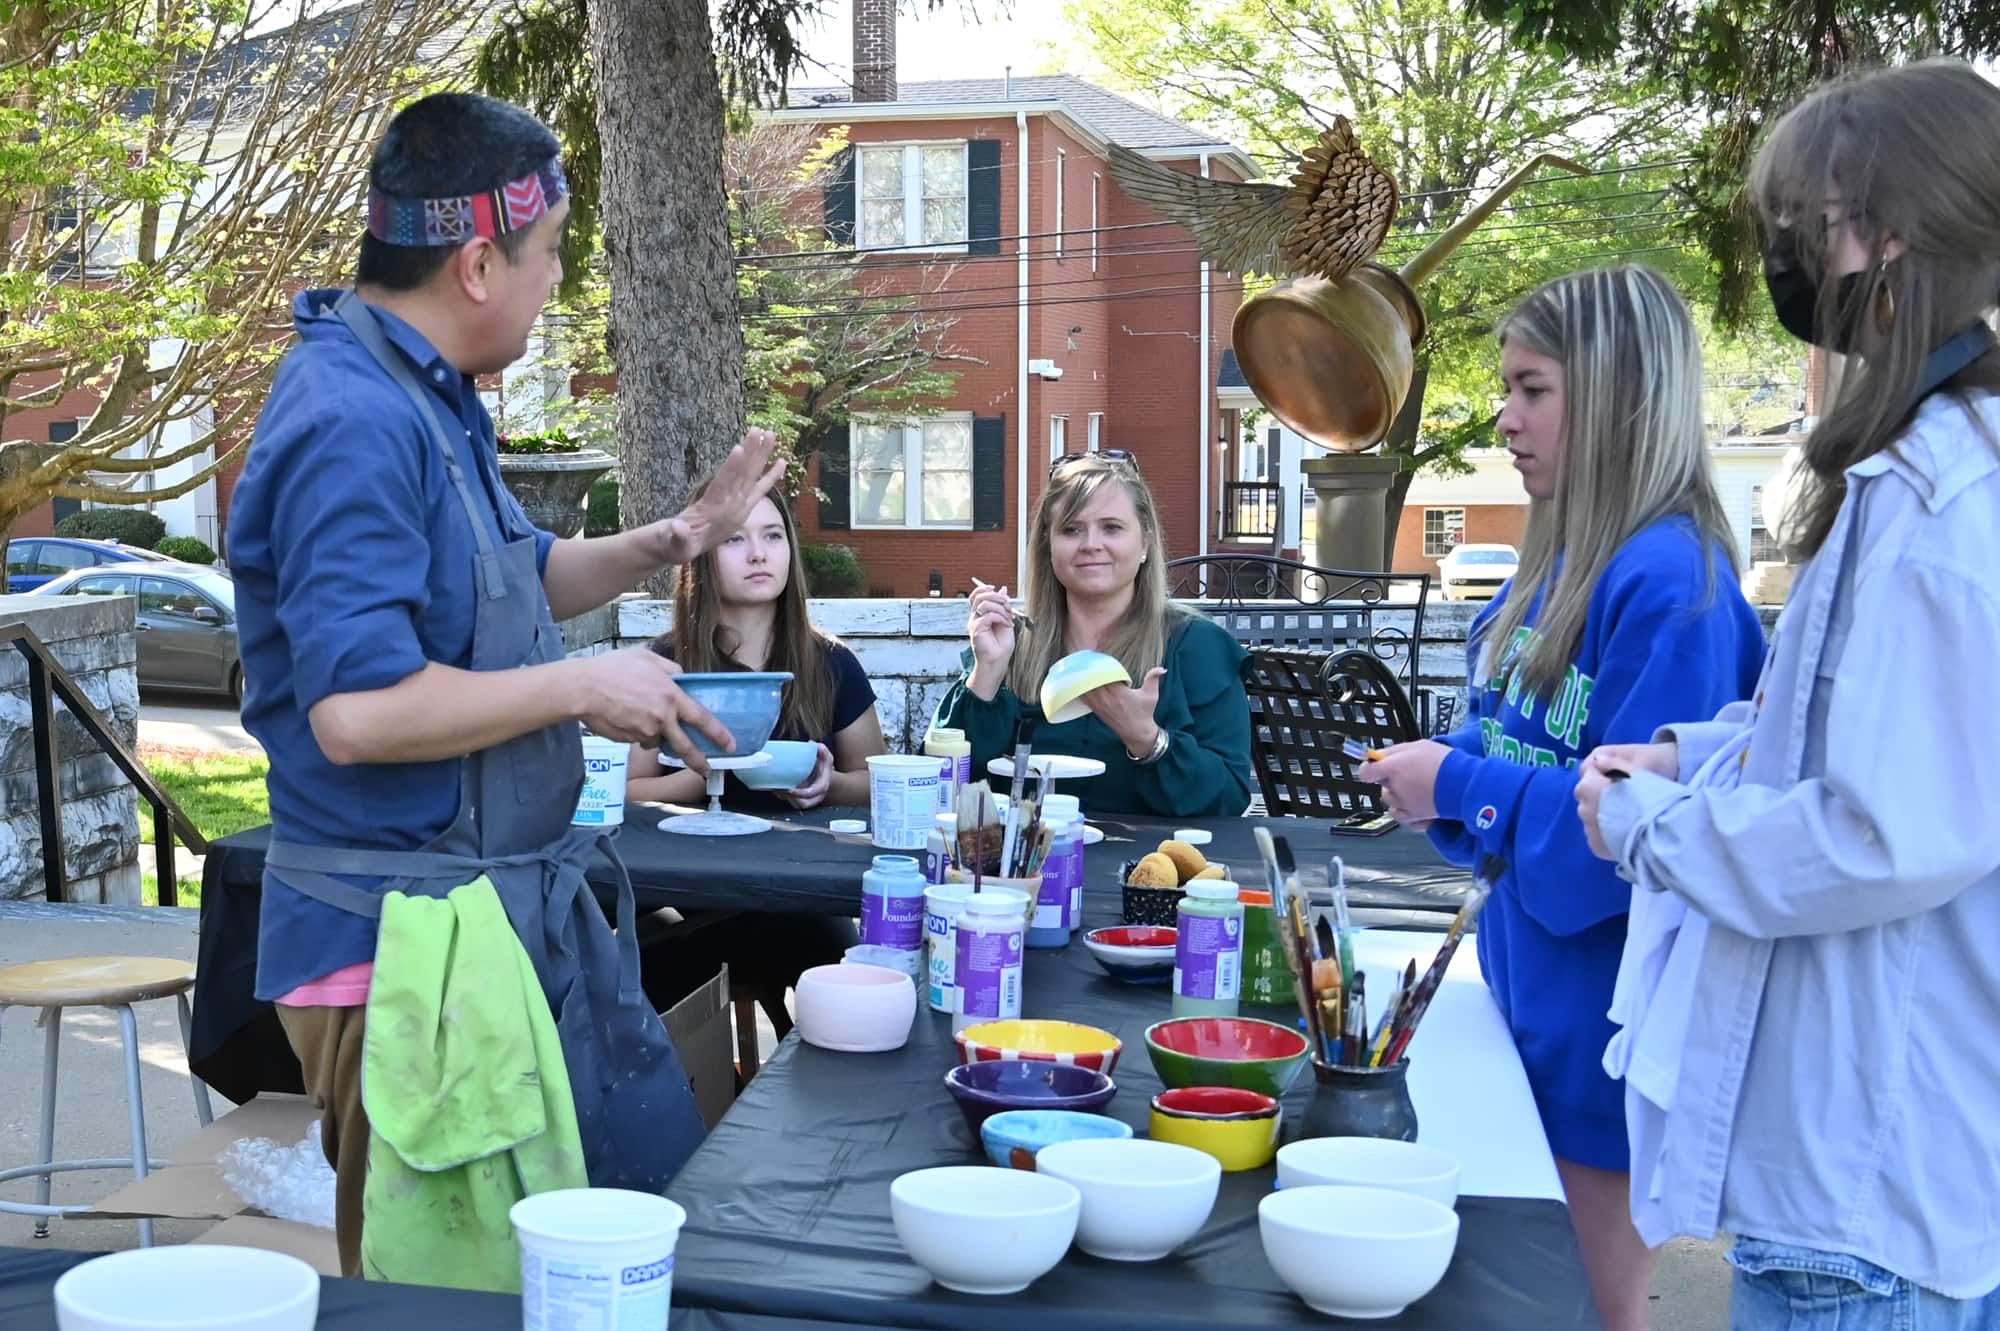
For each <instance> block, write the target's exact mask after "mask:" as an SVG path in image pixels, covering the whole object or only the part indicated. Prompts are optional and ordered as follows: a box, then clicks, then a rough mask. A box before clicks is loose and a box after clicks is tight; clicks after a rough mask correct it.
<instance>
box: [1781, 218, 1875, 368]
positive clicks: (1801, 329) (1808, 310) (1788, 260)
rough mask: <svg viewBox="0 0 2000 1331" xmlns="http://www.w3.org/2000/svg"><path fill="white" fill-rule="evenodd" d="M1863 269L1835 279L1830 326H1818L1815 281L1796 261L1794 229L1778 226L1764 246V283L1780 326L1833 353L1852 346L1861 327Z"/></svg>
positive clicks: (1818, 295)
mask: <svg viewBox="0 0 2000 1331" xmlns="http://www.w3.org/2000/svg"><path fill="white" fill-rule="evenodd" d="M1866 277H1867V274H1866V273H1848V274H1846V275H1845V276H1843V277H1841V278H1840V279H1839V282H1840V286H1839V288H1838V290H1837V291H1836V292H1835V294H1834V308H1835V310H1836V311H1837V313H1836V314H1835V317H1834V326H1833V327H1832V328H1830V329H1825V328H1821V327H1820V326H1819V310H1820V292H1819V283H1817V282H1815V281H1814V280H1813V278H1812V275H1811V274H1810V273H1808V272H1807V271H1806V268H1805V265H1804V264H1803V263H1801V262H1800V261H1799V237H1798V233H1797V232H1796V231H1794V230H1793V229H1792V228H1790V227H1779V228H1777V229H1775V230H1773V231H1772V233H1771V243H1770V245H1769V246H1768V247H1766V249H1765V250H1764V286H1765V289H1766V290H1768V291H1769V292H1770V293H1771V308H1772V309H1774V310H1776V311H1777V314H1778V322H1779V324H1781V325H1782V326H1783V327H1784V330H1785V331H1786V332H1788V333H1790V334H1791V335H1792V336H1793V337H1795V338H1797V339H1798V340H1799V341H1801V342H1809V343H1811V344H1812V345H1814V346H1816V347H1823V348H1825V349H1826V350H1828V351H1831V352H1833V353H1835V354H1836V355H1845V354H1846V353H1847V352H1849V351H1852V350H1853V349H1854V337H1855V333H1856V332H1857V331H1858V330H1859V329H1860V327H1861V300H1862V283H1863V279H1864V278H1866Z"/></svg>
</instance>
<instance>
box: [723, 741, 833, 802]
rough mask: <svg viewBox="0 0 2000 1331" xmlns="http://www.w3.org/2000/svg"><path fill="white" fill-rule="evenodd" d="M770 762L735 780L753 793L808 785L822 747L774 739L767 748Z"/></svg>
mask: <svg viewBox="0 0 2000 1331" xmlns="http://www.w3.org/2000/svg"><path fill="white" fill-rule="evenodd" d="M764 752H766V753H768V754H770V755H771V761H770V762H768V763H765V764H764V765H763V766H762V767H746V768H744V769H743V770H742V771H740V772H738V773H737V774H736V779H737V780H738V781H741V782H742V783H743V784H744V785H746V786H748V787H749V788H750V789H752V790H791V789H792V788H793V787H795V786H801V785H804V784H805V780H806V778H807V777H809V776H811V775H812V774H813V764H814V763H815V762H818V761H819V745H817V744H811V743H808V742H807V741H805V740H802V739H774V740H771V741H769V742H768V743H766V744H765V745H764Z"/></svg>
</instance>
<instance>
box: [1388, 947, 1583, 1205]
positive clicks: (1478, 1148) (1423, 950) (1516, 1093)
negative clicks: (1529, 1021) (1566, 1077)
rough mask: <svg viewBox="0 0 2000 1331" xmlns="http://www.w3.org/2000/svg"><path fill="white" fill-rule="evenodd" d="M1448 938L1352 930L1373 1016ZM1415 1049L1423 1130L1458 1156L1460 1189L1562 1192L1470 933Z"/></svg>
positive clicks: (1413, 1068) (1479, 1193) (1430, 1142)
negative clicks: (1402, 975)
mask: <svg viewBox="0 0 2000 1331" xmlns="http://www.w3.org/2000/svg"><path fill="white" fill-rule="evenodd" d="M1443 941H1444V935H1443V934H1441V933H1418V932H1413V931H1407V930H1399V929H1361V930H1357V931H1356V932H1355V935H1354V964H1355V965H1356V966H1358V967H1360V968H1361V970H1362V972H1363V973H1364V974H1365V975H1366V976H1367V977H1368V997H1369V1000H1370V1001H1369V1005H1368V1007H1369V1020H1370V1021H1371V1022H1373V1021H1374V1020H1375V1019H1376V1016H1377V1015H1378V1014H1379V1013H1380V1012H1381V1004H1382V1003H1383V1002H1386V1001H1387V999H1388V995H1390V994H1392V993H1394V992H1395V989H1396V980H1397V978H1398V973H1399V972H1401V971H1402V969H1403V968H1404V967H1405V966H1407V965H1408V964H1409V962H1410V959H1411V958H1412V957H1414V958H1416V962H1417V974H1418V976H1420V977H1421V976H1422V975H1423V973H1424V968H1425V967H1427V966H1429V965H1430V963H1431V959H1432V958H1433V957H1435V956H1436V955H1437V950H1438V946H1439V944H1441V943H1442V942H1443ZM1409 1059H1410V1100H1411V1102H1412V1103H1414V1104H1415V1105H1416V1109H1417V1136H1418V1140H1420V1141H1422V1142H1423V1143H1424V1144H1425V1145H1426V1146H1435V1147H1437V1148H1438V1149H1439V1150H1441V1151H1448V1152H1450V1153H1451V1154H1452V1155H1454V1156H1456V1157H1457V1158H1458V1168H1459V1177H1458V1190H1459V1191H1460V1192H1461V1193H1465V1194H1468V1195H1471V1196H1475V1197H1530V1198H1538V1199H1546V1200H1554V1201H1561V1200H1563V1191H1562V1183H1561V1181H1560V1180H1559V1179H1558V1178H1557V1176H1556V1164H1555V1157H1554V1156H1553V1155H1552V1154H1550V1151H1549V1139H1548V1136H1547V1134H1545V1133H1544V1132H1543V1131H1542V1120H1541V1115H1540V1114H1539V1113H1537V1112H1536V1110H1535V1098H1534V1095H1533V1093H1532V1092H1530V1091H1529V1089H1528V1074H1527V1072H1526V1070H1525V1069H1523V1068H1522V1066H1521V1056H1520V1055H1519V1054H1518V1053H1516V1052H1515V1050H1514V1038H1513V1036H1512V1035H1510V1034H1509V1033H1508V1031H1507V1024H1506V1022H1504V1021H1503V1020H1501V1017H1500V1009H1499V1008H1498V1007H1497V1006H1496V1005H1495V1004H1494V1002H1493V995H1492V994H1490V993H1488V992H1487V990H1486V982H1485V980H1483V979H1482V978H1481V977H1480V974H1479V956H1478V953H1477V952H1476V950H1475V949H1474V947H1473V940H1472V937H1471V935H1469V934H1468V935H1467V936H1466V937H1465V939H1464V941H1462V942H1461V943H1460V944H1459V947H1458V951H1457V952H1456V953H1455V954H1454V955H1453V956H1452V959H1451V966H1450V968H1449V969H1447V970H1446V971H1445V976H1444V981H1443V983H1441V984H1439V985H1438V990H1437V996H1436V997H1435V998H1433V999H1432V1000H1431V1005H1430V1010H1429V1011H1428V1012H1427V1013H1426V1014H1425V1016H1424V1019H1423V1024H1422V1025H1420V1026H1418V1027H1417V1034H1416V1038H1415V1039H1413V1040H1411V1041H1410V1048H1409Z"/></svg>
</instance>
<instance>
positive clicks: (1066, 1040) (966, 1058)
mask: <svg viewBox="0 0 2000 1331" xmlns="http://www.w3.org/2000/svg"><path fill="white" fill-rule="evenodd" d="M953 1038H954V1039H955V1040H957V1042H958V1061H959V1062H961V1063H992V1062H996V1061H1000V1060H1013V1061H1016V1062H1022V1063H1067V1064H1072V1065H1074V1066H1076V1067H1079V1068H1090V1069H1092V1070H1094V1071H1097V1072H1102V1073H1103V1074H1104V1075H1105V1076H1107V1077H1108V1076H1110V1075H1111V1073H1112V1070H1113V1069H1114V1068H1116V1067H1117V1066H1118V1055H1119V1053H1120V1051H1122V1050H1123V1049H1124V1047H1125V1046H1124V1044H1123V1043H1122V1042H1121V1041H1120V1040H1119V1039H1118V1037H1117V1036H1115V1035H1113V1034H1112V1033H1111V1032H1110V1031H1107V1030H1102V1029H1100V1028H1098V1027H1096V1026H1085V1025H1082V1024H1080V1023H1078V1022H1074V1021H1038V1020H1029V1021H989V1022H983V1023H981V1024H980V1025H978V1026H968V1027H966V1028H965V1029H964V1030H962V1031H960V1032H959V1033H958V1034H957V1035H956V1036H954V1037H953Z"/></svg>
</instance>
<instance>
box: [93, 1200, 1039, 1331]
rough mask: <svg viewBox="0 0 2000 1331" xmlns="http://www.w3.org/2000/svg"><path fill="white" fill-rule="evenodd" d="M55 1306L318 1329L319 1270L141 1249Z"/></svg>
mask: <svg viewBox="0 0 2000 1331" xmlns="http://www.w3.org/2000/svg"><path fill="white" fill-rule="evenodd" d="M993 1172H994V1173H998V1172H1000V1171H998V1170H994V1171H993ZM55 1301H56V1326H57V1327H59V1328H60V1331H195V1329H196V1328H200V1331H313V1324H314V1323H315V1322H317V1321H318V1320H319V1273H318V1272H317V1271H315V1270H313V1269H312V1268H311V1267H310V1266H307V1265H306V1264H305V1263H304V1262H302V1261H300V1260H299V1259H298V1258H296V1257H287V1256H285V1255H284V1254H283V1253H276V1252H265V1251H263V1250H261V1249H258V1248H234V1247H230V1246H228V1245H226V1244H219V1243H218V1244H202V1243H195V1244H188V1245H185V1246H170V1247H164V1248H139V1249H135V1250H133V1251H131V1252H117V1253H112V1254H111V1255H110V1256H109V1257H99V1258H96V1259H95V1260H92V1261H88V1262H85V1263H84V1264H83V1265H81V1266H76V1267H72V1268H71V1269H70V1270H68V1271H66V1272H64V1273H63V1275H62V1277H61V1278H60V1279H58V1280H57V1281H56V1288H55Z"/></svg>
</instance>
